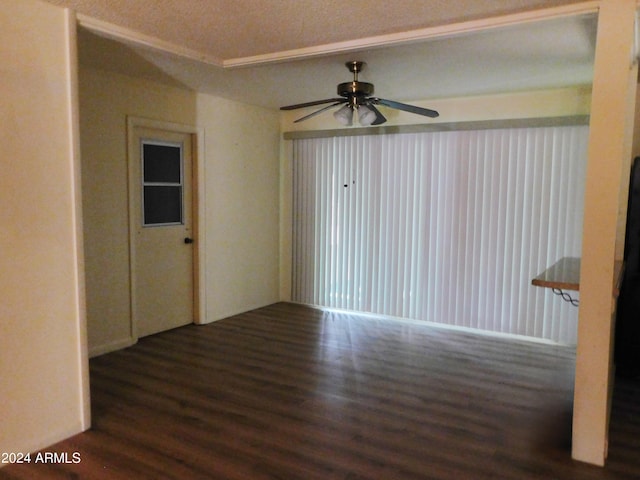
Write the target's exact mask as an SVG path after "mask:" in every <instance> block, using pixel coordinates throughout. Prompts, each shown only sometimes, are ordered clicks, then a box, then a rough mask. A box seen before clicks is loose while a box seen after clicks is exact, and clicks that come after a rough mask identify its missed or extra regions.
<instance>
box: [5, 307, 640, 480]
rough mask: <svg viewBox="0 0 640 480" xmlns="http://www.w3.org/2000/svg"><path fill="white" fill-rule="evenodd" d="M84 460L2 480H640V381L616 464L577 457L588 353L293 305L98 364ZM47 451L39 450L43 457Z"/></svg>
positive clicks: (618, 405)
mask: <svg viewBox="0 0 640 480" xmlns="http://www.w3.org/2000/svg"><path fill="white" fill-rule="evenodd" d="M90 366H91V395H92V418H93V427H92V428H91V430H89V431H87V432H85V433H82V434H80V435H76V436H74V437H72V438H70V439H68V440H66V441H64V442H61V443H59V444H57V445H54V446H52V447H50V448H48V449H46V451H48V452H54V453H56V454H58V455H61V454H67V455H68V457H69V460H70V461H73V458H74V457H73V454H74V453H76V452H77V455H78V456H79V459H80V462H79V463H75V464H74V463H68V464H53V465H44V464H35V463H34V462H32V463H31V464H30V465H10V466H8V467H6V468H4V469H2V470H0V477H2V478H9V479H31V478H47V479H49V478H51V479H58V478H60V479H62V478H87V479H98V480H99V479H147V478H148V479H161V478H172V479H181V480H182V479H283V480H292V479H304V480H313V479H322V480H329V479H345V480H346V479H349V480H357V479H384V480H388V479H518V480H528V479H531V480H534V479H535V480H538V479H539V480H549V479H557V480H561V479H562V480H563V479H581V480H582V479H586V480H590V479H638V478H640V385H639V382H638V381H637V380H624V379H618V381H617V384H616V389H615V397H614V407H613V417H612V424H611V439H610V456H609V462H608V464H607V466H606V467H605V468H598V467H593V466H589V465H586V464H582V463H579V462H574V461H572V460H571V459H570V431H571V404H572V389H573V371H574V350H573V349H571V348H567V347H560V346H551V345H545V344H535V343H530V342H523V341H515V340H510V339H501V338H496V337H490V336H484V335H475V334H472V333H467V332H457V331H451V330H445V329H438V328H432V327H429V326H425V325H421V324H417V323H409V322H399V321H393V320H381V319H379V318H368V317H361V316H357V315H347V314H338V313H328V312H322V311H320V310H316V309H311V308H307V307H303V306H299V305H291V304H285V303H280V304H276V305H272V306H269V307H265V308H261V309H259V310H255V311H252V312H248V313H245V314H242V315H238V316H235V317H232V318H229V319H226V320H221V321H219V322H216V323H214V324H210V325H207V326H187V327H182V328H179V329H176V330H173V331H169V332H165V333H161V334H158V335H154V336H151V337H147V338H144V339H142V340H141V341H140V342H139V343H138V344H137V345H135V346H133V347H131V348H128V349H126V350H122V351H119V352H115V353H111V354H107V355H103V356H101V357H98V358H94V359H92V360H91V363H90ZM32 458H33V457H32Z"/></svg>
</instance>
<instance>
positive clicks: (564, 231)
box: [292, 126, 588, 344]
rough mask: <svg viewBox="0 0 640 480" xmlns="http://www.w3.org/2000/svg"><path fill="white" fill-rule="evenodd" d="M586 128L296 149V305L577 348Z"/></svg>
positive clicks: (313, 143)
mask: <svg viewBox="0 0 640 480" xmlns="http://www.w3.org/2000/svg"><path fill="white" fill-rule="evenodd" d="M587 136H588V127H586V126H562V127H538V128H514V129H493V130H477V131H455V132H428V133H406V134H391V135H374V136H353V137H332V138H313V139H297V140H294V141H293V176H294V179H293V193H294V195H293V196H294V198H293V211H294V219H293V279H292V280H293V282H292V285H293V287H292V290H293V291H292V298H293V300H294V301H296V302H300V303H307V304H313V305H320V306H325V307H332V308H339V309H347V310H354V311H361V312H370V313H375V314H382V315H390V316H396V317H404V318H410V319H416V320H426V321H430V322H437V323H442V324H447V325H455V326H461V327H468V328H474V329H482V330H488V331H493V332H502V333H509V334H517V335H525V336H531V337H537V338H541V339H547V340H551V341H555V342H559V343H567V344H575V342H576V331H577V309H576V308H575V307H573V306H571V305H570V304H568V303H566V302H563V301H562V300H561V299H560V298H559V297H557V296H555V295H553V293H552V292H551V291H550V290H548V289H541V288H537V287H533V286H531V279H532V278H533V277H534V276H536V275H537V274H538V273H539V272H541V271H542V270H544V269H545V268H546V267H547V266H548V265H550V264H552V263H553V262H554V261H556V260H557V259H558V258H560V257H563V256H580V253H581V234H582V217H583V203H584V202H583V196H584V179H585V169H586V148H587Z"/></svg>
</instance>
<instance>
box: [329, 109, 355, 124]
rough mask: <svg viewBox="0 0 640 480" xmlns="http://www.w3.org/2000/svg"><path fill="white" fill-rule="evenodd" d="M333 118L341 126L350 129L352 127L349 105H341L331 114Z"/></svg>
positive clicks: (351, 110)
mask: <svg viewBox="0 0 640 480" xmlns="http://www.w3.org/2000/svg"><path fill="white" fill-rule="evenodd" d="M333 117H334V118H335V119H336V120H337V121H338V122H339V123H341V124H342V125H345V126H347V127H350V126H351V125H353V109H352V108H351V105H343V106H342V107H341V108H339V109H338V110H336V111H335V112H334V113H333Z"/></svg>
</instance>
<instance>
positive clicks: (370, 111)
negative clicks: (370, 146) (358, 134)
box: [280, 61, 439, 126]
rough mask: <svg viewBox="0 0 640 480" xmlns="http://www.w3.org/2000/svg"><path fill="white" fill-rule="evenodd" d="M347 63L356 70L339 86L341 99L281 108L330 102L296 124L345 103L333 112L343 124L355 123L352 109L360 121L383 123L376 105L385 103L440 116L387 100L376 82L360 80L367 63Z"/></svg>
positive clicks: (410, 110)
mask: <svg viewBox="0 0 640 480" xmlns="http://www.w3.org/2000/svg"><path fill="white" fill-rule="evenodd" d="M345 65H346V66H347V68H348V69H349V71H350V72H351V73H353V82H345V83H341V84H339V85H338V95H340V96H341V98H327V99H324V100H315V101H313V102H306V103H298V104H296V105H287V106H286V107H280V110H295V109H297V108H305V107H312V106H314V105H322V104H324V103H330V104H331V105H327V106H325V107H322V108H321V109H320V110H316V111H315V112H312V113H310V114H309V115H305V116H304V117H301V118H299V119H297V120H295V121H294V123H298V122H302V121H304V120H307V119H309V118H311V117H315V116H316V115H318V114H319V113H322V112H324V111H325V110H329V109H330V108H333V107H337V106H338V105H342V107H341V108H339V109H338V110H336V111H335V112H334V114H333V116H334V117H335V119H336V120H338V122H340V123H341V124H343V125H352V124H353V112H354V111H356V112H358V122H359V123H360V125H363V126H368V125H380V124H383V123H384V122H386V121H387V119H386V118H385V117H384V115H382V113H380V111H379V110H378V109H377V108H376V105H384V106H385V107H390V108H395V109H397V110H404V111H405V112H411V113H415V114H417V115H424V116H425V117H431V118H435V117H437V116H438V115H439V113H438V112H436V111H435V110H430V109H428V108H422V107H416V106H414V105H407V104H406V103H400V102H396V101H393V100H385V99H384V98H378V97H374V96H372V95H373V84H372V83H367V82H360V81H358V73H359V72H361V71H362V69H363V68H364V66H365V65H366V63H365V62H359V61H353V62H347V63H346V64H345Z"/></svg>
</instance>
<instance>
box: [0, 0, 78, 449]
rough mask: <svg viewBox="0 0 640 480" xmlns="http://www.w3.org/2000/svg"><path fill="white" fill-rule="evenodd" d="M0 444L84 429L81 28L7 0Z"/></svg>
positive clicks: (26, 0) (51, 11) (1, 109)
mask: <svg viewBox="0 0 640 480" xmlns="http://www.w3.org/2000/svg"><path fill="white" fill-rule="evenodd" d="M0 24H1V25H2V28H0V62H1V65H3V67H2V68H0V85H2V102H0V123H1V124H2V130H1V132H2V133H0V146H1V148H2V160H0V162H1V163H2V175H0V205H2V208H1V209H0V212H2V213H1V222H2V233H0V272H2V274H1V275H0V297H1V298H2V300H1V301H0V405H2V407H1V419H0V452H29V451H34V450H37V449H39V448H42V447H45V446H47V445H50V444H52V443H55V442H57V441H59V440H62V439H64V438H66V437H68V436H70V435H73V434H75V433H78V432H80V431H82V430H84V429H86V428H88V427H89V402H88V400H89V398H88V392H89V384H88V378H87V371H88V366H87V358H86V337H85V335H86V334H85V329H84V328H85V325H84V321H85V318H84V292H83V284H84V280H83V265H82V235H81V226H80V220H81V218H80V210H79V206H80V202H79V191H78V187H79V183H80V182H79V171H78V158H77V140H78V137H77V117H76V108H75V107H76V105H77V92H76V89H75V86H76V81H75V78H76V77H75V76H76V71H75V68H76V66H75V60H74V59H75V24H74V21H73V19H72V18H71V17H70V16H68V15H67V12H66V11H65V10H63V9H60V8H56V7H52V6H50V5H48V4H43V3H40V2H36V1H34V0H21V1H20V2H16V1H14V0H0Z"/></svg>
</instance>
